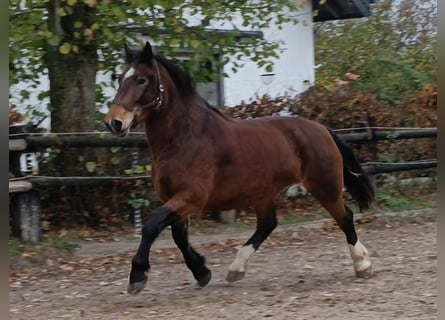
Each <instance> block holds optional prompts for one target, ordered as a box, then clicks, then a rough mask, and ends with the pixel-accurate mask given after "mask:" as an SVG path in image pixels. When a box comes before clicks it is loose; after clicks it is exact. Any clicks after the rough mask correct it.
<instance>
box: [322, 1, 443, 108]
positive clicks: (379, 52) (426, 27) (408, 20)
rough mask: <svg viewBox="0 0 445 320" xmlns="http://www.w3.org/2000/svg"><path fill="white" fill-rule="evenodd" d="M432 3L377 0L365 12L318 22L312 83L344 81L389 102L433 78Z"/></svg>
mask: <svg viewBox="0 0 445 320" xmlns="http://www.w3.org/2000/svg"><path fill="white" fill-rule="evenodd" d="M436 30H437V4H436V1H433V0H425V1H411V0H400V1H391V0H380V1H377V2H376V3H375V4H374V5H373V7H372V14H371V16H370V17H368V18H362V19H353V20H345V21H335V22H328V23H324V25H323V26H322V30H321V31H320V32H319V36H318V37H317V38H316V40H315V45H316V47H315V60H316V64H318V65H319V67H318V68H317V69H316V79H317V83H318V84H319V85H320V86H322V87H327V88H330V87H331V88H333V87H335V85H336V81H335V80H336V79H342V78H344V75H345V74H346V73H347V72H353V73H354V74H358V75H360V80H359V81H353V82H351V83H350V85H351V86H354V87H355V88H357V89H358V90H361V91H364V92H371V93H375V94H376V95H377V96H378V98H380V99H381V100H382V101H384V102H385V103H387V104H388V105H391V106H395V105H398V104H399V102H400V101H401V100H402V99H403V97H404V96H406V94H408V93H411V92H412V91H414V90H415V89H419V88H422V87H424V86H426V85H427V84H429V83H433V82H435V81H436V63H437V54H436V46H437V31H436Z"/></svg>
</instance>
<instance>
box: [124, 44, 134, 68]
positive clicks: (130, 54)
mask: <svg viewBox="0 0 445 320" xmlns="http://www.w3.org/2000/svg"><path fill="white" fill-rule="evenodd" d="M124 51H125V59H127V62H128V63H131V62H132V61H133V57H134V52H133V50H131V49H130V48H129V47H128V45H127V43H126V42H125V43H124Z"/></svg>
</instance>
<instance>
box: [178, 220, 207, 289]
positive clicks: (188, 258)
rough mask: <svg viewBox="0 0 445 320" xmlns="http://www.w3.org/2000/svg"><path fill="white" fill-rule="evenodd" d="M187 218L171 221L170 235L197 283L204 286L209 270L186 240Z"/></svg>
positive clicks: (203, 259)
mask: <svg viewBox="0 0 445 320" xmlns="http://www.w3.org/2000/svg"><path fill="white" fill-rule="evenodd" d="M188 228H189V219H182V220H177V221H175V222H173V223H172V236H173V240H174V241H175V243H176V245H177V246H178V248H179V250H181V253H182V256H183V257H184V261H185V264H186V265H187V267H188V268H189V269H190V271H191V272H192V274H193V277H194V278H195V279H196V280H197V281H198V285H199V286H201V287H205V286H206V285H207V284H208V283H209V281H210V279H211V278H212V273H211V271H210V270H209V269H208V268H207V267H206V265H205V258H204V257H203V256H201V255H200V254H199V253H198V252H196V251H195V250H194V249H193V248H192V246H191V245H190V243H189V240H188Z"/></svg>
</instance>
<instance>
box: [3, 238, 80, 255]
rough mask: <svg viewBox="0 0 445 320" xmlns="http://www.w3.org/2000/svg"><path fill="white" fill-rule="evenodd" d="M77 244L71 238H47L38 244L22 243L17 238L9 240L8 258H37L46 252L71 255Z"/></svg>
mask: <svg viewBox="0 0 445 320" xmlns="http://www.w3.org/2000/svg"><path fill="white" fill-rule="evenodd" d="M77 247H78V244H77V243H76V241H75V240H74V239H73V238H72V237H56V236H52V237H47V238H44V239H43V240H42V241H41V242H39V243H23V242H21V241H20V240H19V239H17V238H10V239H9V246H8V249H9V256H10V257H11V256H22V257H25V258H26V257H37V256H44V255H45V254H46V253H47V252H50V251H57V252H60V253H62V254H72V253H73V252H74V250H76V248H77Z"/></svg>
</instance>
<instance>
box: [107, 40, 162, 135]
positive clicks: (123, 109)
mask: <svg viewBox="0 0 445 320" xmlns="http://www.w3.org/2000/svg"><path fill="white" fill-rule="evenodd" d="M124 47H125V56H126V59H127V63H128V67H127V69H126V70H125V72H124V73H122V74H121V75H120V76H119V88H118V91H117V93H116V96H115V97H114V99H113V102H112V103H111V105H110V108H109V110H108V113H107V115H106V116H105V118H104V123H105V125H106V126H107V127H108V129H109V130H110V131H111V132H113V133H114V134H116V135H119V136H126V135H128V133H129V132H130V130H131V129H132V128H134V127H135V126H136V125H137V124H138V123H139V122H141V121H142V119H143V118H144V117H145V116H146V115H147V114H149V113H150V112H153V111H154V110H156V109H157V108H159V107H160V106H161V105H162V102H163V94H164V87H163V85H162V81H161V80H162V79H161V72H160V69H159V65H158V62H157V61H156V59H154V57H153V52H152V49H151V45H150V43H149V42H147V43H146V44H145V46H144V48H143V49H142V50H131V49H130V48H128V46H127V45H125V46H124Z"/></svg>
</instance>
